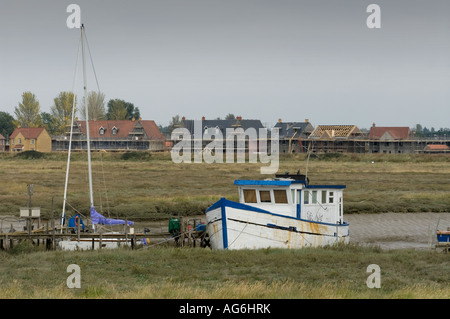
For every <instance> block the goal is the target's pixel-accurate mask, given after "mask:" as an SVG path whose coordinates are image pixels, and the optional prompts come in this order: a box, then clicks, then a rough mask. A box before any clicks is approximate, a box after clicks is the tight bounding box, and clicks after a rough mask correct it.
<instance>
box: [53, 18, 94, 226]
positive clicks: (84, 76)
mask: <svg viewBox="0 0 450 319" xmlns="http://www.w3.org/2000/svg"><path fill="white" fill-rule="evenodd" d="M85 42H86V46H87V48H88V52H89V57H90V60H91V65H92V68H93V71H94V75H95V81H96V83H97V89H98V91H100V86H99V83H98V78H97V73H96V72H95V66H94V61H93V59H92V54H91V50H90V48H89V43H88V41H87V37H86V31H85V28H84V24H82V25H81V37H80V41H79V44H78V53H77V60H76V64H75V76H74V81H73V85H72V86H73V90H72V92H73V94H74V99H73V105H72V119H71V126H70V137H69V149H68V159H67V169H66V181H65V186H64V203H63V211H62V213H61V225H63V224H64V221H65V217H66V216H65V215H66V204H67V187H68V180H69V171H70V156H71V151H72V137H73V124H74V117H75V105H76V95H75V92H76V83H77V77H78V62H79V57H80V44H81V53H82V63H83V82H84V86H83V89H84V103H85V116H86V135H87V153H88V154H87V155H88V169H89V195H90V207H91V208H94V196H93V187H92V168H91V147H90V132H89V112H88V94H87V77H86V57H85V55H86V54H85ZM94 229H95V228H94ZM61 231H62V227H61Z"/></svg>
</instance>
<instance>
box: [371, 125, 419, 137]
mask: <svg viewBox="0 0 450 319" xmlns="http://www.w3.org/2000/svg"><path fill="white" fill-rule="evenodd" d="M409 137H410V130H409V127H382V126H372V127H371V128H370V132H369V138H370V139H394V140H404V139H408V138H409Z"/></svg>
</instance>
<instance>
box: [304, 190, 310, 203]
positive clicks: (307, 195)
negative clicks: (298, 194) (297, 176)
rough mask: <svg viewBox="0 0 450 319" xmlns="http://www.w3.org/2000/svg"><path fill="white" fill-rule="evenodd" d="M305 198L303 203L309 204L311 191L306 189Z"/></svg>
mask: <svg viewBox="0 0 450 319" xmlns="http://www.w3.org/2000/svg"><path fill="white" fill-rule="evenodd" d="M304 197H305V198H304V200H303V204H309V192H308V191H306V192H305V196H304Z"/></svg>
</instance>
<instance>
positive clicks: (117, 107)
mask: <svg viewBox="0 0 450 319" xmlns="http://www.w3.org/2000/svg"><path fill="white" fill-rule="evenodd" d="M106 118H107V119H108V120H127V119H128V118H127V108H126V107H125V101H123V100H119V99H115V100H110V101H109V102H108V113H106Z"/></svg>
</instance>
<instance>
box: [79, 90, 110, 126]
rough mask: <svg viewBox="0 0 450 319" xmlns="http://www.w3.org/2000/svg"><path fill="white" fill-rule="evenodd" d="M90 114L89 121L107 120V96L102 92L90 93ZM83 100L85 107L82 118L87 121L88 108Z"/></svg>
mask: <svg viewBox="0 0 450 319" xmlns="http://www.w3.org/2000/svg"><path fill="white" fill-rule="evenodd" d="M87 101H88V112H89V120H106V110H105V94H103V93H102V92H95V91H92V92H89V94H88V97H87ZM85 105H86V104H85V101H84V100H83V105H82V106H81V110H80V112H81V118H82V119H84V120H86V106H85Z"/></svg>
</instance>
